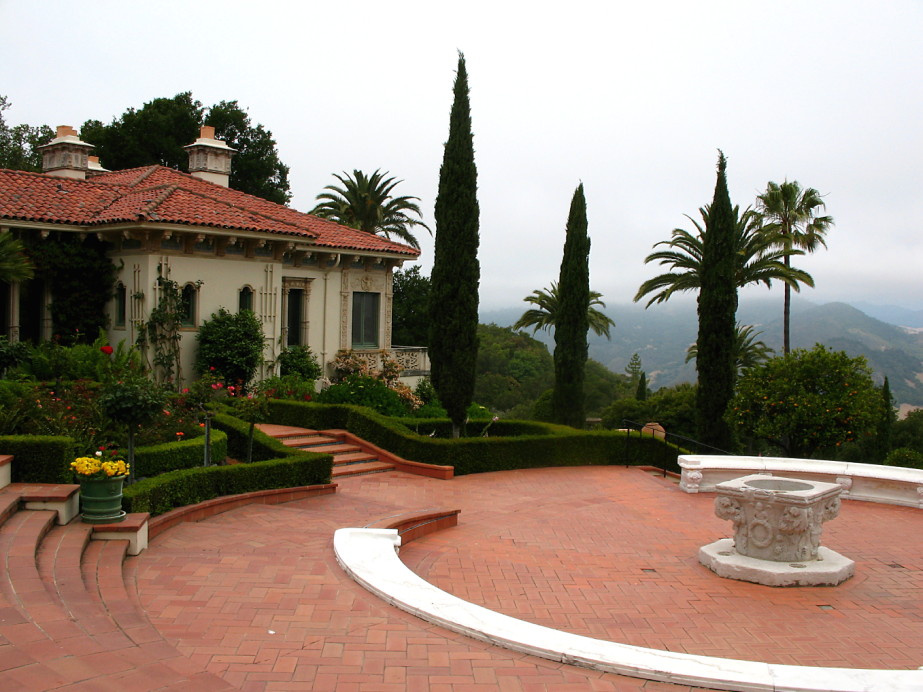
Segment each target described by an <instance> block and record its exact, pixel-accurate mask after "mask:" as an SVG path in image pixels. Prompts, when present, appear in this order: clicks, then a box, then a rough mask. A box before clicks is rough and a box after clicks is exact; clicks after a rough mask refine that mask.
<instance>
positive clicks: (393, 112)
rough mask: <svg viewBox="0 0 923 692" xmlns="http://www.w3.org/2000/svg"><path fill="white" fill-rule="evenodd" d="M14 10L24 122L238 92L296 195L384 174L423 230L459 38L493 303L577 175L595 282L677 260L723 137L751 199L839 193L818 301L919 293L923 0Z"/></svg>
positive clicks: (544, 275) (0, 66) (904, 298)
mask: <svg viewBox="0 0 923 692" xmlns="http://www.w3.org/2000/svg"><path fill="white" fill-rule="evenodd" d="M0 27H2V28H3V39H2V41H0V74H2V79H0V94H5V95H6V96H8V97H9V99H10V102H11V103H12V108H11V109H10V110H9V111H7V112H6V114H5V116H6V119H7V122H8V123H9V124H18V123H23V122H25V123H29V124H32V125H38V124H48V125H51V126H52V127H54V126H55V125H63V124H68V125H74V126H76V127H78V128H79V127H80V125H82V124H83V122H84V121H85V120H87V119H90V118H95V119H99V120H102V121H104V122H109V121H111V120H112V119H113V118H114V117H116V116H118V115H120V114H121V113H122V112H124V111H125V110H126V109H127V108H128V107H130V106H133V107H140V106H141V105H142V104H143V103H144V102H146V101H150V100H151V99H153V98H157V97H170V96H173V95H175V94H177V93H179V92H182V91H192V93H193V95H194V97H195V98H197V99H198V100H200V101H201V102H202V103H203V104H204V105H206V106H209V105H212V104H214V103H216V102H218V101H220V100H234V99H236V100H238V101H239V103H240V105H241V106H242V107H244V108H246V109H247V110H248V112H249V114H250V117H251V119H252V120H253V121H254V122H257V123H262V124H263V125H264V126H265V127H267V128H268V129H269V130H271V131H272V133H273V135H274V137H275V139H276V141H277V143H278V148H279V153H280V156H281V158H282V160H283V161H284V162H285V163H286V164H288V165H289V166H290V167H291V178H290V180H291V186H292V192H293V195H294V197H293V200H292V205H293V206H294V207H296V208H298V209H301V210H304V211H307V210H309V209H310V208H311V207H312V206H313V204H314V197H315V195H317V194H318V192H320V190H321V189H322V188H323V187H324V186H325V185H327V184H330V183H333V182H336V181H335V180H334V179H333V177H332V175H331V174H332V173H333V172H341V171H344V170H345V171H352V170H353V169H357V168H358V169H360V170H363V171H365V172H367V173H368V172H371V171H373V170H375V169H376V168H381V169H384V170H387V171H390V172H391V174H392V175H394V176H396V177H398V178H399V179H402V180H403V181H404V182H403V183H402V184H401V185H400V186H398V188H397V191H399V192H400V193H401V194H407V195H416V196H418V197H420V199H421V207H422V209H423V211H424V218H425V221H426V222H427V223H428V224H430V225H433V204H434V202H435V196H436V190H437V186H438V178H439V166H440V163H441V160H442V153H443V145H444V142H445V139H446V136H447V133H448V119H449V110H450V107H451V102H452V84H453V80H454V76H455V67H456V63H457V50H462V51H463V52H464V53H465V57H466V60H467V66H468V74H469V81H470V87H471V110H472V120H473V129H474V136H475V150H476V151H475V157H476V164H477V168H478V187H479V193H478V196H479V201H480V207H481V246H480V260H481V306H482V309H492V308H496V307H504V306H511V305H518V304H520V301H521V299H522V298H523V297H524V296H526V295H528V294H529V293H530V292H531V291H532V290H533V289H536V288H540V287H544V286H547V285H548V284H549V283H550V282H551V281H553V280H556V279H557V276H558V270H559V266H560V261H561V249H562V246H563V241H564V225H565V222H566V219H567V211H568V206H569V204H570V199H571V196H572V195H573V192H574V189H575V188H576V186H577V184H578V183H579V182H581V181H582V182H583V183H584V185H585V190H586V196H587V205H588V217H589V232H590V237H591V239H592V252H591V257H590V280H591V284H592V287H593V288H594V289H595V290H598V291H600V292H602V293H603V296H604V300H606V301H607V302H608V303H610V304H615V303H627V302H629V301H630V300H631V298H632V297H633V296H634V293H635V291H636V290H637V288H638V285H639V284H640V283H641V282H642V281H644V280H645V279H647V278H650V277H651V276H654V275H655V273H660V272H659V267H657V266H655V265H645V264H644V258H645V256H647V254H648V253H649V252H651V247H652V245H653V244H654V243H656V242H657V241H659V240H663V239H666V238H668V237H669V235H670V231H671V230H672V229H673V228H675V227H676V226H682V225H684V224H685V225H686V227H687V228H691V226H690V225H689V222H688V221H686V219H685V218H684V216H683V215H684V214H690V215H694V216H697V214H698V212H697V209H698V208H699V207H700V206H702V205H703V204H705V203H707V202H710V201H711V198H712V194H713V191H714V185H715V165H716V161H717V150H718V149H719V148H720V149H722V150H723V151H724V152H725V154H726V155H727V158H728V184H729V188H730V193H731V200H732V202H733V203H734V204H739V205H741V206H742V207H744V206H747V205H748V204H752V203H753V201H754V198H755V197H756V195H757V194H758V193H759V192H761V191H762V190H764V189H765V187H766V183H767V181H769V180H774V181H778V182H781V181H782V180H784V179H785V178H788V179H789V180H793V179H794V180H798V181H799V182H801V183H802V185H804V186H810V187H815V188H817V189H818V190H820V191H821V193H823V194H824V195H825V197H824V199H825V201H826V203H827V212H828V213H829V214H830V215H832V216H833V217H834V219H835V222H836V227H835V228H834V229H833V230H832V231H831V232H830V234H829V236H828V246H829V249H828V250H823V249H821V250H820V251H818V252H817V253H816V254H814V255H812V256H810V257H807V258H802V259H800V260H798V261H797V262H796V265H797V266H800V267H802V268H803V269H805V270H807V271H809V272H810V273H811V274H813V276H814V278H815V280H816V282H817V288H816V289H814V290H811V289H806V291H805V296H806V297H808V298H809V299H811V300H813V301H817V302H828V301H832V300H851V301H860V300H861V301H866V302H870V303H878V304H893V305H901V306H904V307H909V308H915V309H923V294H921V292H920V290H919V289H920V287H921V277H920V274H921V270H923V233H921V230H923V229H921V225H923V221H921V219H923V88H921V84H923V51H921V48H920V31H921V29H923V2H920V1H919V0H893V1H888V2H880V3H873V2H867V1H866V2H858V1H853V0H831V1H829V2H813V1H809V0H799V1H796V2H788V1H782V2H779V1H777V2H772V3H755V2H743V1H740V0H738V1H733V2H707V1H699V2H689V1H688V0H684V1H682V2H643V3H641V2H633V3H620V2H592V3H591V2H582V1H580V0H572V1H571V2H567V3H559V2H555V3H551V2H541V1H535V0H533V1H532V2H528V3H526V2H504V1H503V0H493V1H492V2H479V1H471V0H467V1H466V2H453V3H448V2H434V1H433V0H428V1H423V2H400V1H397V0H395V1H392V2H349V1H341V2H335V3H334V2H323V3H321V2H295V1H294V0H293V1H292V2H275V1H273V0H264V1H263V2H259V3H255V2H236V1H234V2H232V1H228V0H225V1H223V2H188V1H183V2H175V1H172V0H159V1H158V2H124V0H119V1H117V2H102V1H94V0H84V1H82V2H79V3H75V2H73V1H68V2H63V1H60V0H43V2H34V1H33V0H0ZM103 164H104V165H105V162H103ZM419 233H420V235H419V238H420V240H421V245H422V248H423V255H422V258H421V263H422V264H423V266H424V269H425V271H426V273H428V272H429V268H430V265H431V261H432V248H433V243H432V239H431V238H429V237H428V236H427V235H426V232H425V231H423V230H421V231H419ZM774 292H778V294H779V296H780V297H781V292H780V291H778V290H776V291H774ZM757 293H758V294H761V295H770V294H767V292H766V291H765V289H760V290H759V291H757ZM748 295H749V293H748Z"/></svg>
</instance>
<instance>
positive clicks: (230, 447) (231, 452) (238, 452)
mask: <svg viewBox="0 0 923 692" xmlns="http://www.w3.org/2000/svg"><path fill="white" fill-rule="evenodd" d="M215 429H217V430H220V431H221V432H223V433H224V434H225V435H226V436H227V455H228V456H230V457H231V458H233V459H237V460H239V461H245V460H246V458H247V439H248V437H249V435H250V424H249V423H248V422H246V421H243V420H241V419H240V418H235V417H234V416H232V415H230V414H229V413H219V414H216V415H215V417H214V418H212V430H213V431H214V430H215ZM292 452H293V450H292V449H291V448H290V447H286V446H285V445H284V444H282V443H281V442H279V440H277V439H275V438H272V437H270V436H269V435H267V434H266V433H264V432H262V431H260V430H259V429H258V428H257V429H255V430H254V431H253V461H255V462H256V461H266V460H267V459H279V458H284V457H286V456H288V455H290V454H292ZM212 458H213V459H214V458H216V457H214V456H213V457H212ZM221 458H222V459H223V458H224V457H221Z"/></svg>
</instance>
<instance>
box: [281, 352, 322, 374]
mask: <svg viewBox="0 0 923 692" xmlns="http://www.w3.org/2000/svg"><path fill="white" fill-rule="evenodd" d="M279 374H280V375H281V376H282V377H286V376H287V375H297V376H298V377H299V378H301V379H302V380H309V381H312V382H313V381H314V380H318V379H320V378H321V376H322V375H323V372H322V371H321V367H320V365H318V363H317V357H316V356H315V355H314V354H313V353H312V352H311V349H310V348H308V347H307V346H289V347H287V348H285V349H283V350H282V353H280V354H279Z"/></svg>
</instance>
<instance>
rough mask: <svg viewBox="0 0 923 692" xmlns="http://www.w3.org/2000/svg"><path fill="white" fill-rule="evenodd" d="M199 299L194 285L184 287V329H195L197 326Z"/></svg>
mask: <svg viewBox="0 0 923 692" xmlns="http://www.w3.org/2000/svg"><path fill="white" fill-rule="evenodd" d="M197 297H198V292H197V291H196V287H195V285H194V284H186V285H185V286H183V304H182V311H183V319H182V324H183V326H184V327H195V326H196V299H197Z"/></svg>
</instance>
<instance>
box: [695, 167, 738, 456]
mask: <svg viewBox="0 0 923 692" xmlns="http://www.w3.org/2000/svg"><path fill="white" fill-rule="evenodd" d="M726 168H727V160H726V159H725V158H724V154H723V153H721V152H719V157H718V181H717V183H716V184H715V197H714V200H713V201H712V204H711V214H710V215H709V219H708V223H707V224H706V227H705V233H704V235H703V238H702V264H701V288H700V289H699V304H698V312H699V338H698V341H697V342H696V343H697V344H698V356H697V358H696V370H697V371H698V375H699V386H698V390H697V392H696V422H697V427H698V437H699V440H700V441H701V442H703V443H705V444H707V445H711V446H712V447H717V448H718V449H722V450H725V451H728V452H733V451H734V448H735V446H736V443H735V440H734V434H733V431H732V430H731V427H730V425H729V424H728V421H727V420H726V418H725V413H726V412H727V408H728V403H729V402H730V401H731V398H732V397H733V396H734V384H735V380H736V377H737V368H736V363H735V357H734V340H735V331H734V324H735V320H736V316H737V284H736V281H735V276H734V272H735V261H734V259H735V258H734V211H733V208H732V207H731V198H730V196H729V195H728V188H727V176H726Z"/></svg>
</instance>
